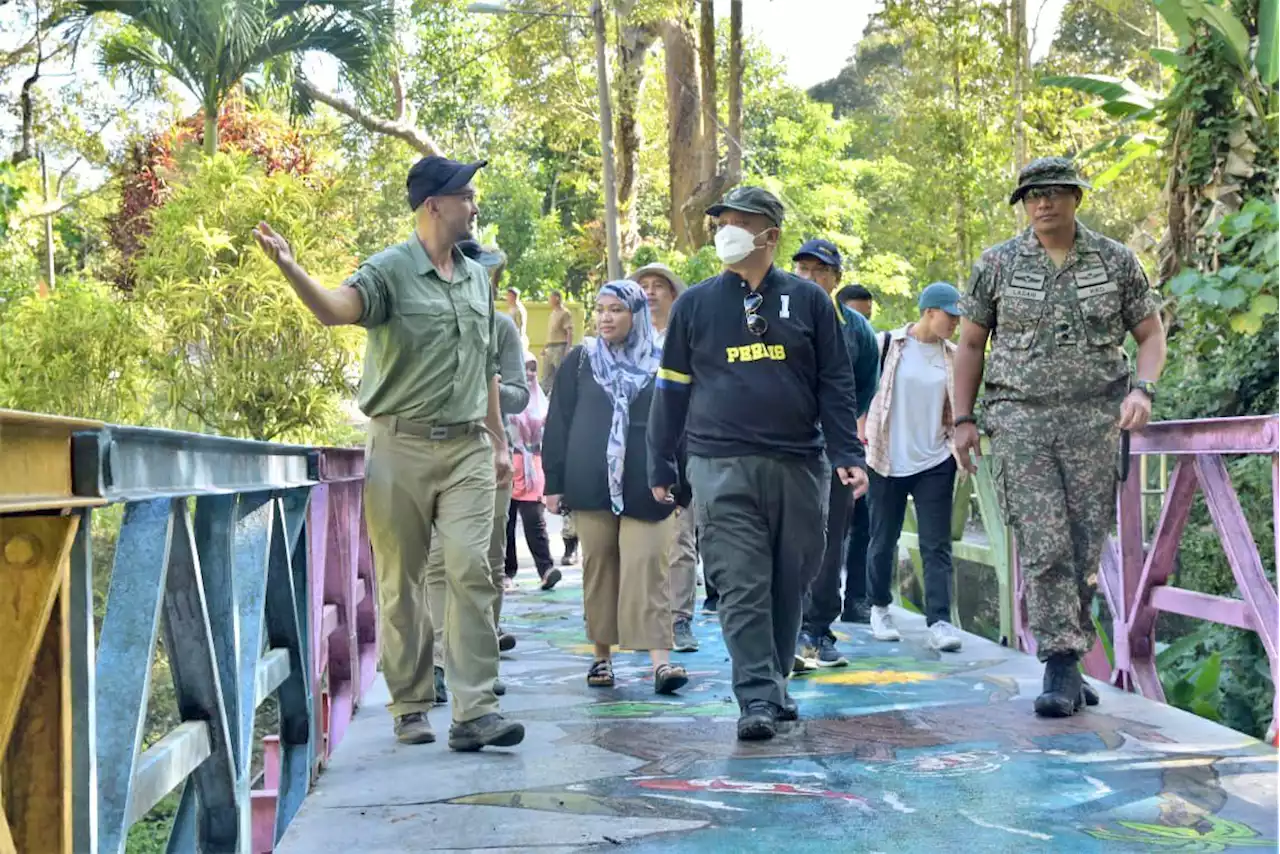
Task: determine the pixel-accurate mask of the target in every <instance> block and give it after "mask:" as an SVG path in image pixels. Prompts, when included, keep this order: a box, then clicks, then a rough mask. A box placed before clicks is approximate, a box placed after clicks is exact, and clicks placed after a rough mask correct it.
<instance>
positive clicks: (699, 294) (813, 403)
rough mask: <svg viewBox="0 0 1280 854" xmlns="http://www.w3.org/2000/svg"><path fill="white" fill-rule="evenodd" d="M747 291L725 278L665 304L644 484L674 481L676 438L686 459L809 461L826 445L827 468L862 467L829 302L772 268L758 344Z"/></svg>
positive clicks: (849, 374) (850, 387)
mask: <svg viewBox="0 0 1280 854" xmlns="http://www.w3.org/2000/svg"><path fill="white" fill-rule="evenodd" d="M749 293H750V288H749V286H748V285H747V283H746V282H745V281H744V280H743V279H742V278H741V277H740V276H738V275H737V274H736V273H732V272H729V271H725V272H723V273H721V274H719V275H717V276H713V277H712V278H710V279H707V280H706V281H704V282H701V283H700V284H698V285H697V286H695V287H692V288H689V289H688V290H687V291H685V292H684V293H683V294H682V295H681V296H680V298H679V299H677V300H676V302H675V305H673V306H672V309H671V319H670V321H669V323H668V326H667V340H666V342H665V344H664V345H663V350H662V368H661V370H659V371H658V382H657V394H656V395H655V397H654V404H653V410H652V412H651V413H650V418H649V461H650V467H649V483H650V484H651V485H653V486H668V485H671V484H673V483H678V482H679V481H678V469H677V461H678V459H677V449H678V448H679V446H680V440H681V436H682V435H683V437H684V439H685V442H686V443H687V450H688V453H689V454H690V455H691V456H703V457H734V456H752V455H764V456H798V457H811V456H814V455H817V454H819V453H821V452H822V451H823V450H824V447H825V450H826V453H827V457H828V458H829V459H830V461H831V463H832V464H833V465H836V466H841V467H847V466H858V467H865V465H866V458H865V456H864V453H863V449H862V443H861V442H860V441H858V425H857V421H858V413H857V408H856V406H857V404H856V394H855V388H854V377H853V369H852V366H851V365H850V363H849V354H848V353H847V351H846V349H845V343H844V339H843V337H842V335H841V331H840V328H839V321H838V319H837V317H836V312H835V307H834V306H833V305H832V302H831V299H830V298H829V297H828V296H827V294H826V293H825V292H824V291H823V290H822V288H820V287H818V286H817V285H815V284H813V283H812V282H809V281H807V280H805V279H801V278H800V277H798V276H793V275H791V274H789V273H784V272H782V271H781V270H779V269H778V268H776V267H773V268H770V270H769V272H768V273H767V274H766V275H765V277H764V280H763V281H762V282H761V284H760V288H759V290H758V293H760V294H761V295H762V296H763V297H764V302H763V304H762V305H761V306H760V309H759V311H758V312H757V313H758V314H760V315H761V316H763V317H764V318H765V320H767V321H768V324H769V327H768V329H766V330H765V333H764V335H762V336H759V337H757V336H755V335H753V334H751V333H750V332H749V331H748V330H747V326H746V317H745V310H744V306H743V300H744V298H745V297H746V296H747V295H748V294H749ZM819 423H821V429H819ZM824 437H825V438H824Z"/></svg>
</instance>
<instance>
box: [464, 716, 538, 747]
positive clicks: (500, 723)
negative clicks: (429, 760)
mask: <svg viewBox="0 0 1280 854" xmlns="http://www.w3.org/2000/svg"><path fill="white" fill-rule="evenodd" d="M522 741H524V725H523V724H518V723H516V722H515V721H509V720H507V719H506V718H504V717H503V716H502V715H499V714H497V713H492V714H488V715H484V716H482V717H479V718H476V719H475V720H473V721H463V722H462V723H455V724H454V725H453V726H451V727H449V749H450V750H456V751H458V752H459V753H472V752H474V751H477V750H479V749H480V748H482V747H515V746H516V745H517V744H519V743H520V742H522Z"/></svg>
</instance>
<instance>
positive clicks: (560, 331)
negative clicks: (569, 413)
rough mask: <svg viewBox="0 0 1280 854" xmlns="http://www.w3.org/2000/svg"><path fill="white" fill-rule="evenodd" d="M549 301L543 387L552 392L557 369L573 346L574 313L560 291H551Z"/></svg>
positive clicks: (548, 392) (543, 353)
mask: <svg viewBox="0 0 1280 854" xmlns="http://www.w3.org/2000/svg"><path fill="white" fill-rule="evenodd" d="M547 303H548V304H549V305H550V306H551V316H550V317H549V318H548V319H547V343H546V346H545V347H543V348H542V387H543V389H544V390H545V391H546V392H547V394H550V393H551V387H552V386H553V385H555V381H556V371H558V370H560V365H561V363H562V362H564V357H565V354H566V353H568V352H569V348H571V347H572V346H573V315H572V314H570V313H569V309H567V308H565V307H564V302H563V300H562V299H561V298H560V292H559V291H552V292H551V293H549V294H548V295H547Z"/></svg>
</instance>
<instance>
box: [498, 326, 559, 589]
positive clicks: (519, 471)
mask: <svg viewBox="0 0 1280 854" xmlns="http://www.w3.org/2000/svg"><path fill="white" fill-rule="evenodd" d="M524 372H525V379H526V380H528V382H529V403H528V405H527V406H525V408H524V410H523V411H522V412H520V413H519V414H518V415H513V416H511V431H510V434H511V469H512V471H511V478H512V481H511V508H510V511H509V512H508V513H507V564H506V573H507V578H509V579H510V578H515V576H516V569H517V568H518V563H517V560H516V517H517V516H519V518H520V522H521V524H522V525H523V526H524V539H525V542H526V543H528V544H529V552H530V554H532V555H533V564H534V566H535V567H536V568H537V570H538V577H539V578H541V579H542V589H543V590H550V589H551V588H553V587H555V586H556V584H557V583H559V581H560V570H558V569H556V568H555V561H554V560H553V559H552V557H551V547H550V545H549V544H548V542H547V520H546V517H545V516H544V515H543V508H542V496H543V490H544V488H545V485H546V482H545V478H544V476H543V473H542V433H543V427H544V425H545V424H546V420H547V398H546V395H544V394H543V393H542V389H541V388H540V387H539V386H538V359H537V357H536V356H534V355H533V354H532V353H529V352H527V351H526V352H525V354H524Z"/></svg>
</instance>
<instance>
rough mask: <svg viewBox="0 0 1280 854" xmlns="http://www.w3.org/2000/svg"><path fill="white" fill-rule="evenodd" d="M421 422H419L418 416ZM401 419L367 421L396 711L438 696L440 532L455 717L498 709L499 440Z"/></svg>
mask: <svg viewBox="0 0 1280 854" xmlns="http://www.w3.org/2000/svg"><path fill="white" fill-rule="evenodd" d="M414 426H417V425H414ZM408 429H410V428H409V427H407V426H405V425H404V424H403V422H397V420H396V419H394V418H375V419H373V421H371V422H370V424H369V440H368V446H367V449H366V458H365V459H366V462H365V483H364V507H365V522H366V525H367V526H368V529H369V541H370V543H371V544H372V546H373V559H374V568H375V571H376V573H377V579H378V632H379V638H378V641H379V647H380V650H379V658H380V662H381V665H382V675H383V678H385V679H386V681H387V690H388V691H389V692H390V694H391V702H390V703H389V704H388V708H389V709H390V711H391V714H392V715H403V714H408V713H410V712H426V711H428V710H429V709H430V708H431V706H432V704H433V702H434V701H435V673H434V670H433V663H432V662H433V646H434V629H433V627H432V618H431V603H430V602H429V597H428V594H427V582H426V574H427V555H428V554H429V553H430V550H431V543H432V539H433V533H434V536H435V538H438V539H439V541H440V546H441V549H442V551H443V554H444V568H445V579H446V584H447V588H448V591H449V595H448V599H447V602H446V605H445V610H444V616H445V620H444V623H445V656H444V669H445V674H446V678H447V679H448V682H449V687H450V688H451V689H452V691H453V720H454V721H456V722H462V721H469V720H474V719H476V718H479V717H481V716H483V715H487V714H490V713H493V712H497V711H498V699H497V697H496V696H495V695H494V693H493V683H494V681H495V680H496V679H497V678H498V637H497V634H496V633H495V630H494V623H493V608H494V601H495V599H496V598H497V595H498V593H497V590H496V589H495V588H494V586H493V581H492V579H491V578H490V574H489V560H488V554H487V553H488V548H489V540H490V538H491V537H492V535H493V508H494V490H495V481H494V469H493V449H492V446H491V445H490V444H489V438H488V436H487V435H485V434H484V433H482V432H471V433H469V434H467V435H462V436H458V437H456V438H450V439H442V440H431V439H426V438H422V437H420V436H417V435H412V434H411V433H409V432H406V430H408Z"/></svg>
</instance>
